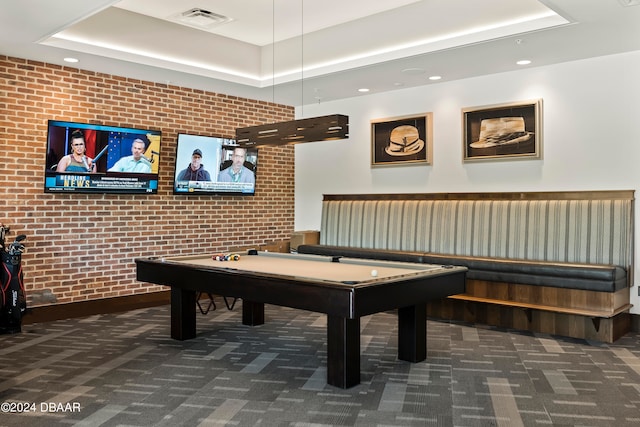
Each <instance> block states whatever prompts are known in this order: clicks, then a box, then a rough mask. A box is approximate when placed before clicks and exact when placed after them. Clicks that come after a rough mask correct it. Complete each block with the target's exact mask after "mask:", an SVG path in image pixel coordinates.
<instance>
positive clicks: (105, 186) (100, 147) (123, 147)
mask: <svg viewBox="0 0 640 427" xmlns="http://www.w3.org/2000/svg"><path fill="white" fill-rule="evenodd" d="M161 137H162V133H161V131H159V130H150V129H137V128H126V127H116V126H103V125H97V124H88V123H75V122H64V121H57V120H49V121H48V128H47V159H46V170H45V178H44V180H45V181H44V182H45V183H44V190H45V192H47V193H69V192H80V193H117V194H155V193H157V192H158V165H159V163H160V140H161Z"/></svg>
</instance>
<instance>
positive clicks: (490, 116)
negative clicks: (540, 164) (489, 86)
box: [462, 99, 542, 162]
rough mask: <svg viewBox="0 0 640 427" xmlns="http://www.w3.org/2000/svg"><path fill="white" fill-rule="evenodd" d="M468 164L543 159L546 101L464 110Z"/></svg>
mask: <svg viewBox="0 0 640 427" xmlns="http://www.w3.org/2000/svg"><path fill="white" fill-rule="evenodd" d="M462 135H463V137H462V139H463V140H462V152H463V161H464V162H474V161H479V160H499V159H505V160H506V159H509V160H512V159H541V158H542V99H534V100H529V101H520V102H513V103H507V104H496V105H486V106H483V107H473V108H464V109H463V110H462Z"/></svg>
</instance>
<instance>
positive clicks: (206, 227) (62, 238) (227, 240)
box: [0, 56, 294, 305]
mask: <svg viewBox="0 0 640 427" xmlns="http://www.w3.org/2000/svg"><path fill="white" fill-rule="evenodd" d="M0 111H1V112H2V113H1V114H0V185H1V186H2V192H1V194H2V214H1V215H0V222H2V223H4V224H6V225H9V226H10V227H11V234H10V235H9V236H8V239H11V238H12V237H13V236H15V235H17V234H20V233H24V234H26V235H27V240H26V241H25V242H24V243H25V245H26V248H27V249H26V252H25V253H24V255H23V268H24V274H25V285H26V289H27V295H28V296H30V297H32V296H35V295H37V296H41V295H44V296H45V297H46V298H45V300H44V302H43V304H44V305H46V304H52V303H67V302H76V301H85V300H94V299H101V298H108V297H115V296H124V295H132V294H140V293H146V292H154V291H159V290H164V289H166V288H164V287H160V286H155V285H150V284H146V283H141V282H137V281H136V277H135V263H134V259H135V258H137V257H146V256H166V255H176V254H196V253H207V252H211V253H213V252H215V251H222V250H225V249H226V248H228V247H231V246H238V245H254V244H263V243H266V242H270V241H276V240H284V239H288V238H289V237H290V235H291V232H292V231H293V227H294V149H293V147H292V146H284V147H272V148H264V149H261V150H260V156H259V172H258V173H259V175H258V180H257V185H256V194H255V196H248V197H240V196H224V197H219V196H218V197H214V196H194V197H184V196H176V195H173V193H172V191H173V187H172V180H173V172H174V171H173V167H174V161H175V152H176V138H177V134H178V133H180V132H185V133H193V134H199V135H212V136H214V135H215V136H223V137H233V136H234V135H235V129H236V128H237V127H245V126H254V125H258V124H262V123H268V122H274V121H283V120H291V119H293V117H294V111H293V108H292V107H289V106H284V105H279V104H273V103H268V102H263V101H256V100H250V99H243V98H238V97H233V96H228V95H224V94H218V93H211V92H205V91H202V90H195V89H188V88H183V87H177V86H171V85H167V84H160V83H153V82H148V81H141V80H135V79H129V78H125V77H118V76H113V75H107V74H101V73H96V72H91V71H83V70H78V69H74V68H69V67H62V66H57V65H51V64H45V63H41V62H35V61H29V60H23V59H18V58H11V57H6V56H0ZM50 119H51V120H64V121H75V122H84V123H98V124H104V125H110V126H123V127H142V128H150V129H160V130H161V131H162V141H161V153H160V159H161V160H160V163H159V171H160V183H159V190H158V194H157V195H144V196H141V195H97V194H45V193H44V190H43V188H44V169H45V158H46V152H45V151H46V138H47V120H50Z"/></svg>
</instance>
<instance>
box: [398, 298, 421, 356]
mask: <svg viewBox="0 0 640 427" xmlns="http://www.w3.org/2000/svg"><path fill="white" fill-rule="evenodd" d="M426 358H427V304H419V305H414V306H410V307H402V308H399V309H398V359H400V360H406V361H408V362H414V363H416V362H422V361H423V360H425V359H426Z"/></svg>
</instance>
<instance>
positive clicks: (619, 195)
mask: <svg viewBox="0 0 640 427" xmlns="http://www.w3.org/2000/svg"><path fill="white" fill-rule="evenodd" d="M634 193H635V190H605V191H541V192H500V193H398V194H388V193H386V194H324V195H323V200H324V201H330V200H635V199H634Z"/></svg>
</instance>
